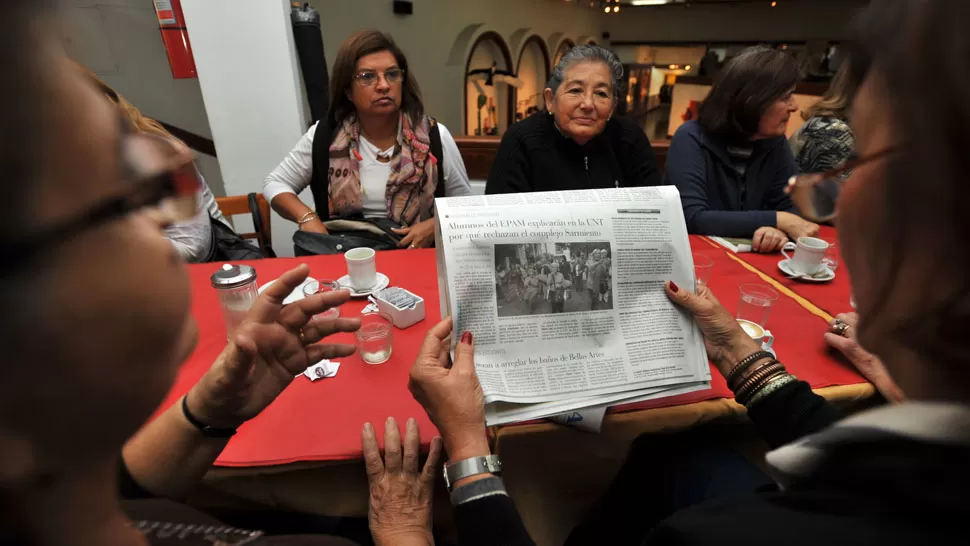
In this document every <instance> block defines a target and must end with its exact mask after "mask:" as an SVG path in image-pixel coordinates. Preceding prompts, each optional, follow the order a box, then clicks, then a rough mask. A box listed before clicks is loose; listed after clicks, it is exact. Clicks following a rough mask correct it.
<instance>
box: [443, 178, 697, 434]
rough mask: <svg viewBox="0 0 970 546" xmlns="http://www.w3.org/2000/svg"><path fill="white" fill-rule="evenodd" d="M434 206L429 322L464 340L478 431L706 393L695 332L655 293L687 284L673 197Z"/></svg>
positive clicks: (638, 194) (638, 191)
mask: <svg viewBox="0 0 970 546" xmlns="http://www.w3.org/2000/svg"><path fill="white" fill-rule="evenodd" d="M435 206H436V216H437V218H438V222H437V225H438V228H437V232H436V248H437V252H438V277H439V278H438V286H439V290H440V291H441V305H442V315H443V316H447V315H451V316H453V317H454V321H455V332H464V331H470V332H472V333H473V334H474V335H475V368H476V371H477V373H478V377H479V380H480V381H481V384H482V389H483V390H484V392H485V399H486V403H487V406H486V418H487V421H488V424H489V425H496V424H503V423H509V422H514V421H522V420H529V419H536V418H540V417H548V416H553V415H558V414H564V413H566V414H570V415H571V414H573V412H575V411H576V410H581V409H584V408H597V410H598V409H599V408H604V409H605V407H607V406H610V405H615V404H620V403H629V402H636V401H643V400H649V399H653V398H660V397H665V396H672V395H675V394H682V393H686V392H693V391H696V390H702V389H706V388H709V386H710V379H711V374H710V368H709V366H708V361H707V354H706V352H705V350H704V343H703V338H702V337H701V334H700V331H699V329H698V328H697V326H696V325H695V324H694V322H693V320H692V319H691V317H690V316H689V315H688V314H687V313H686V312H685V311H683V310H680V309H678V308H676V307H675V306H674V305H673V304H672V303H671V302H670V301H669V300H668V299H667V296H666V294H665V292H664V283H665V282H666V281H668V280H673V281H674V282H676V283H677V284H678V285H680V286H687V287H691V286H694V267H693V260H692V257H691V251H690V244H689V240H688V237H687V228H686V224H685V222H684V216H683V211H682V209H681V205H680V196H679V194H678V193H677V190H676V188H674V187H672V186H671V187H654V188H618V189H609V190H579V191H567V192H545V193H522V194H508V195H487V196H467V197H453V198H443V199H437V200H436V201H435ZM591 414H592V415H597V414H598V415H600V417H599V419H600V420H602V417H601V416H602V412H598V411H593V412H592V413H591ZM597 428H598V424H597Z"/></svg>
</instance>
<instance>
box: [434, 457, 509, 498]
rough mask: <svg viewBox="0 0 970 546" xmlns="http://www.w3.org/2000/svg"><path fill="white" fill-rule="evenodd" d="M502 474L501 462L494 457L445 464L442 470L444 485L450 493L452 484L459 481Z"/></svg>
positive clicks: (474, 458) (473, 458)
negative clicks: (483, 475) (485, 475)
mask: <svg viewBox="0 0 970 546" xmlns="http://www.w3.org/2000/svg"><path fill="white" fill-rule="evenodd" d="M501 472H502V461H501V460H499V458H498V456H496V455H487V456H484V457H472V458H470V459H464V460H461V461H458V462H456V463H452V464H446V465H445V468H444V475H445V484H446V485H447V486H448V490H449V491H451V488H452V486H453V484H455V483H457V482H458V481H459V480H463V479H465V478H468V477H471V476H478V475H479V474H499V473H501Z"/></svg>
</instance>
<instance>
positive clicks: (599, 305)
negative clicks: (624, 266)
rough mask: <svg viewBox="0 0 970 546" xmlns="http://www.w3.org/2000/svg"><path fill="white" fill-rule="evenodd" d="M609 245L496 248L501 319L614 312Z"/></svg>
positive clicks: (538, 245) (496, 273) (497, 305)
mask: <svg viewBox="0 0 970 546" xmlns="http://www.w3.org/2000/svg"><path fill="white" fill-rule="evenodd" d="M611 254H612V252H611V245H610V243H609V241H600V242H593V243H522V244H513V245H495V298H496V299H495V306H496V308H497V309H498V316H499V318H502V317H518V316H522V315H548V314H553V313H583V312H587V311H601V310H606V309H613V298H612V291H613V275H612V271H611V269H610V267H611V264H612V260H611V258H610V256H611Z"/></svg>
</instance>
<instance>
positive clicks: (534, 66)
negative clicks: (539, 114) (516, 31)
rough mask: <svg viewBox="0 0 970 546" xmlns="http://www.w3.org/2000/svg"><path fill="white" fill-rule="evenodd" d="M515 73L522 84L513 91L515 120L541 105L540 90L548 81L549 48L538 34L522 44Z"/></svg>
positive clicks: (524, 116)
mask: <svg viewBox="0 0 970 546" xmlns="http://www.w3.org/2000/svg"><path fill="white" fill-rule="evenodd" d="M515 73H516V75H517V76H518V78H519V81H521V82H522V86H521V87H519V88H518V89H516V93H515V114H514V115H515V120H516V121H518V120H520V119H524V118H526V117H528V116H529V115H531V114H533V113H534V112H535V110H536V109H538V108H539V107H541V105H542V91H543V90H544V89H545V88H546V82H548V81H549V50H548V49H547V48H546V43H545V42H543V41H542V38H540V37H538V36H531V37H529V39H528V40H526V41H525V44H524V45H523V46H522V51H521V52H520V53H519V62H518V64H517V65H516V69H515Z"/></svg>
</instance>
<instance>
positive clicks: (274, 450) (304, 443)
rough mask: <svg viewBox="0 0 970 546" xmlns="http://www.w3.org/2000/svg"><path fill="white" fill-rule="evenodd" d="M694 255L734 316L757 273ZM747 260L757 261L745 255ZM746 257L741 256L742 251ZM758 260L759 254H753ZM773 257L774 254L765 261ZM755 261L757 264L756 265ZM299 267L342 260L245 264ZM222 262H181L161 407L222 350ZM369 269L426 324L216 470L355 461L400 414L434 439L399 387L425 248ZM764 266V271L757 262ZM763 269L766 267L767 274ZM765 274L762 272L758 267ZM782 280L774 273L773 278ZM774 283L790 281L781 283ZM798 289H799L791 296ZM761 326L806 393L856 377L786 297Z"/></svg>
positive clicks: (675, 401)
mask: <svg viewBox="0 0 970 546" xmlns="http://www.w3.org/2000/svg"><path fill="white" fill-rule="evenodd" d="M691 246H692V248H693V250H694V252H695V253H698V254H704V255H706V256H710V257H711V258H712V259H713V260H714V262H715V265H714V270H713V274H712V277H711V280H710V287H711V289H712V290H713V291H714V293H715V294H716V295H717V296H718V298H719V299H720V300H721V302H722V303H723V304H724V305H725V306H726V307H727V308H728V309H729V310H732V312H733V310H734V309H735V308H736V306H737V300H738V285H739V284H741V283H744V282H763V281H762V280H761V279H760V277H759V276H758V275H757V273H755V272H752V271H751V270H749V269H747V268H745V267H744V266H743V265H742V264H741V263H739V262H738V261H736V260H734V259H732V258H731V257H729V256H728V251H727V250H725V249H723V248H721V247H718V246H716V245H714V244H713V243H711V242H710V241H708V240H706V239H704V238H700V237H691ZM750 256H751V258H752V259H755V258H759V257H758V256H755V255H750ZM742 257H743V258H748V255H742ZM760 258H766V259H767V258H768V257H764V256H761V257H760ZM771 258H773V257H771ZM755 261H757V260H755ZM301 262H306V263H307V264H309V265H310V275H311V276H314V277H317V278H336V277H339V276H341V275H343V274H345V273H346V266H345V264H344V261H343V257H342V256H317V257H312V258H301V259H280V260H261V261H256V262H250V265H252V266H253V267H255V268H256V271H257V274H258V275H259V282H260V284H263V283H266V282H268V281H270V280H273V279H275V278H277V277H278V276H279V275H280V274H282V273H283V272H284V271H286V270H288V269H290V268H292V267H294V266H296V265H297V264H299V263H301ZM220 265H221V264H203V265H194V266H189V272H190V275H191V279H192V292H193V302H192V315H193V317H194V318H195V319H196V321H197V322H198V324H199V332H200V341H199V345H198V347H197V348H196V350H195V352H194V353H193V354H192V355H191V357H190V358H189V359H188V360H187V361H186V362H185V364H184V365H183V367H182V369H181V372H180V374H179V377H178V379H177V381H176V384H175V386H174V387H173V389H172V391H171V393H170V394H169V396H168V398H167V399H166V402H165V405H164V406H163V407H167V406H168V405H169V404H171V403H173V402H175V401H176V400H177V399H178V397H179V396H181V395H183V394H184V393H185V392H187V391H188V390H189V389H190V388H191V387H192V385H194V384H195V382H196V381H197V380H198V378H199V377H201V375H202V374H203V373H204V372H205V371H206V370H207V369H208V367H209V365H210V364H211V363H212V361H213V360H214V359H215V358H216V356H217V355H218V354H219V352H220V351H221V350H222V349H223V347H224V346H225V340H226V338H225V330H224V327H223V325H222V317H221V315H220V313H219V305H218V300H217V296H216V293H215V291H214V289H213V288H211V287H210V285H209V276H210V275H211V274H212V273H213V272H214V271H215V270H216V269H217V268H218V267H220ZM377 265H378V269H379V270H380V271H381V272H383V273H385V274H387V275H388V276H389V277H390V279H391V284H392V285H394V286H402V287H405V288H407V289H409V290H411V291H412V292H414V293H416V294H418V295H420V296H421V297H423V298H424V299H425V311H426V318H425V320H424V321H422V322H419V323H418V324H416V325H414V326H412V327H411V328H408V329H407V330H395V331H394V336H395V337H394V354H393V356H392V357H391V360H390V361H388V362H386V363H384V364H381V365H378V366H370V365H367V364H364V363H363V362H362V361H361V360H360V357H359V356H358V355H354V356H351V357H348V358H345V359H342V360H341V361H340V362H341V367H340V372H339V373H338V374H337V376H336V377H335V378H332V379H325V380H322V381H317V382H314V383H311V382H310V381H309V380H307V379H306V378H303V377H299V378H297V379H296V380H294V382H293V384H291V385H290V387H289V388H287V389H286V391H285V392H284V393H283V394H282V395H281V396H280V397H279V398H278V399H277V400H276V401H275V402H274V403H273V404H271V405H270V406H269V407H268V408H267V409H266V410H265V411H264V412H263V413H262V414H261V415H259V416H258V417H257V418H255V419H253V420H252V421H250V422H249V423H246V424H245V425H244V426H243V427H242V428H240V429H239V433H238V434H237V435H236V436H235V437H233V439H232V441H230V442H229V445H228V446H227V447H226V449H225V450H224V451H223V453H222V454H221V455H220V456H219V459H218V460H217V461H216V465H218V466H236V467H257V466H268V465H278V464H286V463H291V462H297V461H333V460H346V459H354V458H358V457H360V430H361V427H362V426H363V424H364V422H366V421H370V422H372V423H375V424H379V423H382V422H383V421H384V420H385V419H386V418H387V417H388V416H394V417H395V418H396V419H398V421H399V422H402V423H403V422H404V421H405V420H406V419H407V418H408V417H414V418H416V419H418V423H419V425H420V427H421V430H422V438H423V440H424V443H425V444H426V445H427V442H428V441H430V438H431V437H432V436H433V435H434V434H436V431H435V429H434V427H433V425H431V423H430V422H429V421H428V419H427V416H426V414H425V412H424V410H423V409H422V408H421V407H420V406H419V405H418V404H417V403H416V402H415V401H414V400H413V398H412V397H411V394H410V392H409V391H408V389H407V378H408V371H409V369H410V367H411V364H412V362H413V361H414V357H415V355H416V354H417V350H418V348H419V346H420V344H421V341H422V340H423V339H424V335H425V333H426V332H427V330H428V328H430V326H431V325H433V324H434V323H435V322H436V321H437V320H438V319H439V317H440V308H439V304H438V287H437V274H436V266H435V256H434V251H431V250H409V251H393V252H381V253H379V254H378V257H377ZM762 267H763V266H762ZM766 269H767V270H768V271H771V269H770V268H766ZM766 272H767V271H766ZM781 278H783V277H781ZM783 282H790V281H787V279H784V281H783ZM793 290H796V291H800V290H805V291H806V292H804V293H805V297H806V298H808V299H813V301H814V300H816V299H817V300H819V301H827V300H828V299H831V300H832V301H844V302H848V285H847V284H845V285H843V284H841V283H840V284H832V283H830V284H828V285H819V286H812V285H805V286H801V285H797V286H794V287H793ZM799 293H801V292H799ZM364 304H365V302H364V301H360V300H357V301H353V302H351V303H348V304H346V305H344V306H343V307H342V313H343V315H344V316H353V315H356V314H358V313H359V312H360V310H361V309H362V308H363V306H364ZM768 328H769V329H770V330H771V331H772V333H774V335H775V338H776V342H775V349H776V350H777V351H778V356H779V357H780V358H781V359H782V360H783V361H784V362H785V364H786V365H787V366H788V368H789V370H791V371H792V373H794V374H796V375H797V376H799V377H800V378H802V379H805V380H806V381H808V382H809V383H810V384H811V385H812V386H813V387H816V388H818V387H826V386H831V385H850V384H856V383H861V382H863V381H864V380H863V379H862V378H861V377H860V376H859V375H858V374H857V373H856V372H855V371H854V370H853V369H851V368H850V367H849V366H848V365H847V364H843V363H840V362H839V361H837V360H835V359H834V358H833V356H832V354H831V353H829V352H828V351H826V349H825V347H824V345H823V342H822V334H823V332H824V331H825V328H826V324H825V321H824V320H823V319H821V318H819V317H818V316H817V315H815V314H812V313H811V312H809V311H808V310H806V309H805V308H804V307H803V306H802V305H801V304H800V303H798V302H797V301H796V300H795V299H793V298H790V297H786V296H782V297H781V298H780V299H779V301H778V303H777V306H776V308H775V309H774V310H773V311H772V316H771V318H770V319H769V323H768ZM341 340H342V341H347V342H350V343H353V337H352V336H351V335H350V334H341V335H340V336H335V337H334V341H341ZM724 397H730V392H729V391H728V389H727V386H726V385H725V384H724V380H723V379H721V378H720V376H719V374H717V373H714V380H713V382H712V387H711V389H708V390H705V391H701V392H697V393H691V394H688V395H683V396H679V397H675V398H668V399H663V400H656V401H652V402H644V403H640V404H632V405H626V406H619V407H617V408H614V410H615V411H631V410H635V409H642V408H652V407H663V406H673V405H680V404H688V403H692V402H697V401H700V400H707V399H712V398H724Z"/></svg>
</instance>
